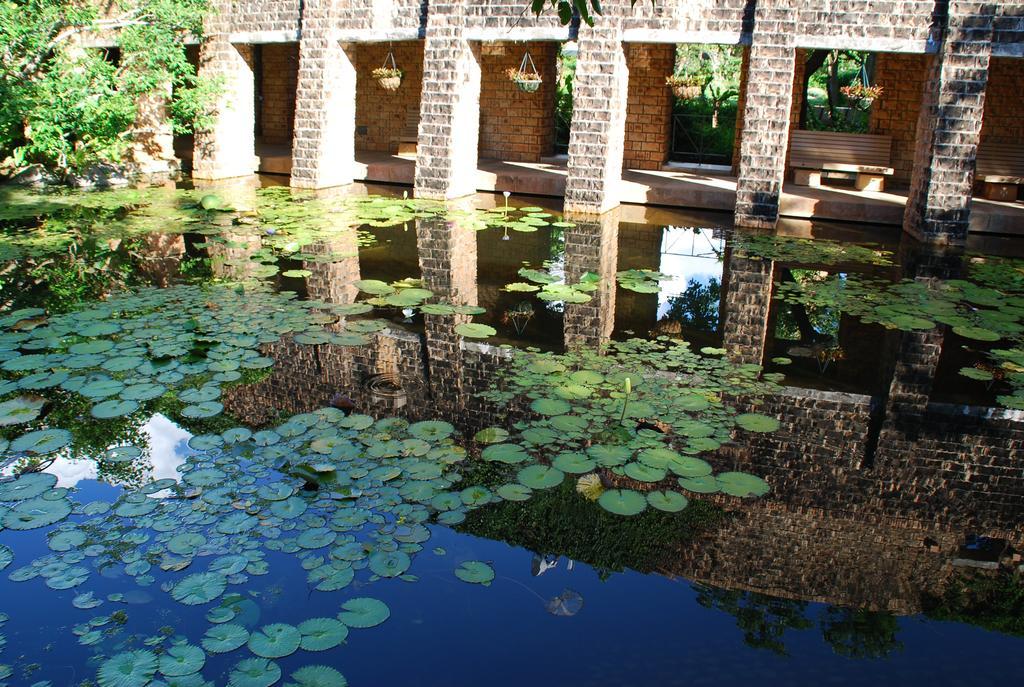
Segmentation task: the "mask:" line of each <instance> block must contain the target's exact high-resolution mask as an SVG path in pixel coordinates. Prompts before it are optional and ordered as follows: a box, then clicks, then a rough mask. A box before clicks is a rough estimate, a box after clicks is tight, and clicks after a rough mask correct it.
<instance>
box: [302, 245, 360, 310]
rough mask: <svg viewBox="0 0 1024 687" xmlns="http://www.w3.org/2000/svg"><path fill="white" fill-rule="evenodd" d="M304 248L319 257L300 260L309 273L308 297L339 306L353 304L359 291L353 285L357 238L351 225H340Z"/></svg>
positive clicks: (357, 246) (356, 261)
mask: <svg viewBox="0 0 1024 687" xmlns="http://www.w3.org/2000/svg"><path fill="white" fill-rule="evenodd" d="M305 251H306V253H308V254H310V255H316V256H320V257H319V259H317V260H304V261H303V263H302V267H303V268H304V269H306V270H308V271H309V272H310V275H309V276H308V277H306V292H307V293H308V294H309V297H310V298H312V299H315V300H321V301H324V302H325V303H336V304H339V305H342V304H346V303H353V302H354V301H355V300H356V296H357V295H358V294H359V289H357V288H356V287H355V286H353V282H355V281H357V280H358V279H359V240H358V234H357V233H356V229H355V227H340V228H339V230H338V233H337V234H335V235H334V236H332V237H331V238H329V239H322V240H320V241H316V242H314V243H312V244H311V245H309V246H307V247H306V249H305Z"/></svg>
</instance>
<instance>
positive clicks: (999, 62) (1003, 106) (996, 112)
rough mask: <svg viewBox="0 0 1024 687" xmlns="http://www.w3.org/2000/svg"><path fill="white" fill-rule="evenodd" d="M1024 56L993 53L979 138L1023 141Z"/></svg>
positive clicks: (996, 141) (1003, 141)
mask: <svg viewBox="0 0 1024 687" xmlns="http://www.w3.org/2000/svg"><path fill="white" fill-rule="evenodd" d="M1022 103H1024V59H1020V58H1012V57H993V58H992V61H991V63H990V66H989V71H988V88H987V89H986V91H985V118H984V119H983V120H982V122H981V140H982V142H983V143H984V142H985V141H989V142H993V143H1016V144H1018V145H1024V112H1022V111H1021V104H1022Z"/></svg>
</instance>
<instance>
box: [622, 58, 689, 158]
mask: <svg viewBox="0 0 1024 687" xmlns="http://www.w3.org/2000/svg"><path fill="white" fill-rule="evenodd" d="M675 47H676V46H675V45H674V44H671V43H667V44H666V43H628V44H626V68H627V69H628V70H629V95H628V98H627V102H626V143H625V147H624V152H623V159H622V165H623V167H626V168H628V169H661V166H662V165H663V164H665V161H666V160H668V149H669V145H670V144H669V139H670V135H671V126H672V91H671V90H669V88H668V87H667V86H665V77H666V76H668V75H669V74H671V73H672V70H673V68H674V67H675V57H676V56H675V52H676V51H675Z"/></svg>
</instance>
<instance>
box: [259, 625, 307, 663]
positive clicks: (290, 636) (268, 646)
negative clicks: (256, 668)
mask: <svg viewBox="0 0 1024 687" xmlns="http://www.w3.org/2000/svg"><path fill="white" fill-rule="evenodd" d="M301 642H302V633H301V632H299V629H298V628H297V627H295V626H293V625H288V624H286V623H273V624H271V625H264V626H263V627H261V628H260V629H259V630H258V631H256V632H253V633H252V634H251V635H249V651H251V652H253V653H254V654H256V655H257V656H260V657H262V658H282V657H284V656H290V655H291V654H294V653H295V652H296V650H298V648H299V644H300V643H301Z"/></svg>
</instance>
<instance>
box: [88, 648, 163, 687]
mask: <svg viewBox="0 0 1024 687" xmlns="http://www.w3.org/2000/svg"><path fill="white" fill-rule="evenodd" d="M157 665H158V662H157V657H156V654H154V653H153V652H151V651H145V650H136V651H123V652H121V653H119V654H115V655H114V656H111V657H110V658H108V659H107V660H106V661H104V662H103V663H102V664H101V665H100V669H99V671H98V672H97V674H96V680H97V682H99V685H100V687H143V686H144V685H148V684H149V683H150V682H151V681H152V680H153V678H154V677H155V676H156V671H157Z"/></svg>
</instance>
